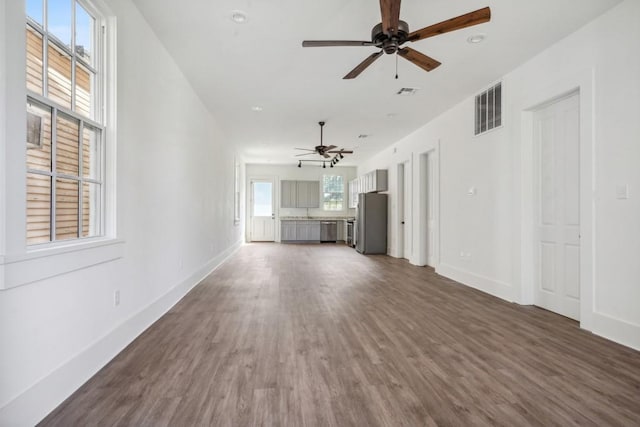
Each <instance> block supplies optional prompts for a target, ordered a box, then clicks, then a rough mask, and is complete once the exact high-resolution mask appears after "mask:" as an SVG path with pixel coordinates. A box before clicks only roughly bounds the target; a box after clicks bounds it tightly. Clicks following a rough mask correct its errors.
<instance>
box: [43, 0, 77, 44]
mask: <svg viewBox="0 0 640 427" xmlns="http://www.w3.org/2000/svg"><path fill="white" fill-rule="evenodd" d="M72 2H73V0H48V2H47V7H48V10H47V31H48V32H49V34H53V35H54V36H55V37H57V38H58V39H59V40H60V41H61V42H63V43H64V44H65V45H67V46H71V16H72V14H71V4H72Z"/></svg>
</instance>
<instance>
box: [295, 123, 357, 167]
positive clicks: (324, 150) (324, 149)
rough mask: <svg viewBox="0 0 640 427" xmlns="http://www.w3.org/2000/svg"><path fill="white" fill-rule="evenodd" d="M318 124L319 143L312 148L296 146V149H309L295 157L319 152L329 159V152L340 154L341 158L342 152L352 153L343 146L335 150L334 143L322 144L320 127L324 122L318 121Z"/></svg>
mask: <svg viewBox="0 0 640 427" xmlns="http://www.w3.org/2000/svg"><path fill="white" fill-rule="evenodd" d="M318 124H319V125H320V145H316V146H315V147H314V148H313V149H311V148H296V150H304V151H310V153H304V154H296V157H300V156H308V155H310V154H319V155H321V156H322V157H324V158H325V159H329V158H331V154H336V157H338V156H340V158H342V157H343V156H342V155H343V154H351V153H353V151H351V150H345V149H344V148H340V149H338V150H336V148H338V147H337V146H335V145H324V144H323V143H322V129H323V128H324V124H325V123H324V122H318Z"/></svg>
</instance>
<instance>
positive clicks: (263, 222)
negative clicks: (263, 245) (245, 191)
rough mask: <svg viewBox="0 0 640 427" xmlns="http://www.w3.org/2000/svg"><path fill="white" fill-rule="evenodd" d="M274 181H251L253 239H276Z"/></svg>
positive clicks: (266, 240) (257, 240)
mask: <svg viewBox="0 0 640 427" xmlns="http://www.w3.org/2000/svg"><path fill="white" fill-rule="evenodd" d="M274 204H275V203H274V192H273V181H267V180H252V181H251V241H252V242H273V241H275V236H276V235H275V222H276V220H275V210H274Z"/></svg>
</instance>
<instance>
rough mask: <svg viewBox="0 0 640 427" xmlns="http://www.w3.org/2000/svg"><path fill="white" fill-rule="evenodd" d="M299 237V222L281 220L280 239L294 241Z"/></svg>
mask: <svg viewBox="0 0 640 427" xmlns="http://www.w3.org/2000/svg"><path fill="white" fill-rule="evenodd" d="M294 240H298V238H297V224H296V221H281V222H280V241H281V242H284V241H294Z"/></svg>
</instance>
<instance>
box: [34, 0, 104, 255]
mask: <svg viewBox="0 0 640 427" xmlns="http://www.w3.org/2000/svg"><path fill="white" fill-rule="evenodd" d="M26 7H27V24H26V30H27V31H26V36H27V42H26V48H27V55H26V56H27V61H26V73H27V93H28V95H27V116H28V118H29V119H30V120H28V126H30V128H28V143H27V165H26V166H27V218H26V220H27V221H26V223H27V244H28V245H34V244H40V243H49V242H57V241H65V240H71V239H79V238H84V237H95V236H101V235H103V234H104V223H103V219H104V210H103V208H104V194H105V189H104V156H105V146H104V141H105V127H104V125H103V118H102V117H101V111H102V109H101V108H98V106H99V105H100V99H99V97H98V96H97V95H98V94H99V93H100V91H99V90H98V89H99V88H100V87H103V85H102V81H101V79H102V77H103V75H104V73H102V72H100V70H99V69H98V68H97V67H96V66H95V64H98V63H100V62H102V61H100V62H99V61H97V59H98V58H99V54H100V52H99V50H97V48H98V47H99V46H100V45H99V43H97V40H98V38H99V37H98V36H99V34H98V33H97V30H98V25H97V22H98V20H97V18H96V16H95V15H94V14H91V13H90V12H89V11H88V10H87V9H86V8H85V7H84V6H83V4H82V2H81V0H40V1H36V0H28V1H27V5H26ZM43 10H46V11H47V13H46V14H45V17H46V18H45V19H44V21H46V22H44V25H43V17H42V11H43ZM34 119H35V120H34ZM38 124H39V125H40V138H39V142H40V144H37V143H34V142H33V141H32V140H35V141H38V137H37V135H38V126H37V125H38Z"/></svg>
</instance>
